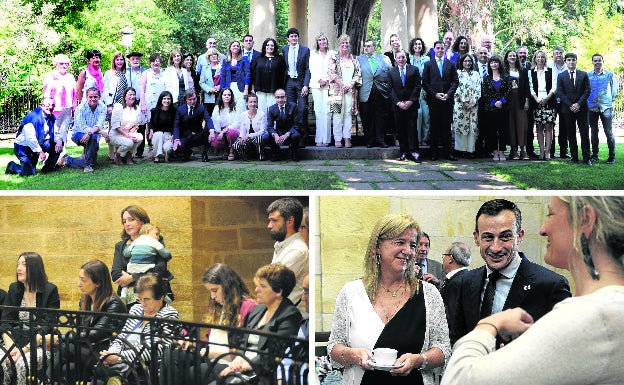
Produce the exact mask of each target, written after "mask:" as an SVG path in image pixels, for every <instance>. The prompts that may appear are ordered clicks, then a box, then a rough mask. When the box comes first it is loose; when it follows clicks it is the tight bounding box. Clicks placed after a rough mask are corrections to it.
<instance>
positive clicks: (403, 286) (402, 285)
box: [379, 282, 405, 297]
mask: <svg viewBox="0 0 624 385" xmlns="http://www.w3.org/2000/svg"><path fill="white" fill-rule="evenodd" d="M379 285H380V286H381V287H383V288H384V290H386V292H387V293H392V296H393V297H396V296H397V293H398V292H399V290H401V288H403V289H404V288H405V284H401V286H399V287H398V288H397V289H396V290H394V291H391V290H390V289H388V288H387V287H385V286H384V285H383V283H381V282H379Z"/></svg>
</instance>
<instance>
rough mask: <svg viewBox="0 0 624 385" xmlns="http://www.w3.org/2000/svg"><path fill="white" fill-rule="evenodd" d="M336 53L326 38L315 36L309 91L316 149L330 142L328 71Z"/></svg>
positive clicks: (322, 35)
mask: <svg viewBox="0 0 624 385" xmlns="http://www.w3.org/2000/svg"><path fill="white" fill-rule="evenodd" d="M335 55H336V51H333V50H330V49H329V41H328V40H327V36H326V35H325V34H324V33H323V32H321V33H319V34H318V35H317V36H316V49H315V50H313V51H311V52H310V91H311V92H312V99H313V100H314V114H315V115H316V137H315V140H314V142H315V143H316V147H327V146H329V143H330V142H331V112H329V74H328V69H329V65H330V63H331V58H332V56H335Z"/></svg>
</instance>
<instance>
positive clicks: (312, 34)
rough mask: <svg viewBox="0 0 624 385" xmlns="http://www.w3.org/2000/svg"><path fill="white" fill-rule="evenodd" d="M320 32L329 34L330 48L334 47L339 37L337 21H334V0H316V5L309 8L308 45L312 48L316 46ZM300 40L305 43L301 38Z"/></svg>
mask: <svg viewBox="0 0 624 385" xmlns="http://www.w3.org/2000/svg"><path fill="white" fill-rule="evenodd" d="M330 15H331V16H330ZM319 32H323V33H325V35H327V40H328V43H329V48H330V49H334V47H335V45H336V39H337V36H336V23H335V22H334V0H316V1H315V2H314V5H313V6H312V7H310V9H308V40H307V46H308V47H310V49H314V48H315V47H316V35H318V34H319ZM299 41H301V42H302V43H303V44H305V43H304V42H303V41H302V40H301V39H299Z"/></svg>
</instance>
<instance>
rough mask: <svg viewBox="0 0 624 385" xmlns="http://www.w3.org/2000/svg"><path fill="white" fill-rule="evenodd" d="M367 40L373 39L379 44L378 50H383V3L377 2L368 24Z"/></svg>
mask: <svg viewBox="0 0 624 385" xmlns="http://www.w3.org/2000/svg"><path fill="white" fill-rule="evenodd" d="M367 39H373V40H375V41H376V42H377V48H378V49H381V47H382V46H383V44H381V1H375V5H374V6H373V11H372V12H371V17H370V20H369V22H368V36H367Z"/></svg>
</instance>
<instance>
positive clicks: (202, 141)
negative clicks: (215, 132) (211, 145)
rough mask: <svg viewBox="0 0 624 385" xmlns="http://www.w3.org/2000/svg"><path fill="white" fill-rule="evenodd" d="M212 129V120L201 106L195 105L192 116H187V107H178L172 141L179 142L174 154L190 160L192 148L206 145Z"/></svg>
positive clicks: (206, 110) (199, 104)
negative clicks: (177, 140)
mask: <svg viewBox="0 0 624 385" xmlns="http://www.w3.org/2000/svg"><path fill="white" fill-rule="evenodd" d="M202 125H203V126H202ZM212 129H214V125H213V124H212V119H211V118H210V114H209V113H208V109H206V107H204V105H203V104H201V103H197V104H196V105H195V107H194V108H193V115H192V116H189V106H188V105H186V104H183V105H181V106H179V107H178V109H177V110H176V116H175V120H174V121H173V139H174V140H176V139H179V140H180V146H178V148H177V150H176V152H177V153H179V154H181V155H182V156H184V158H186V159H188V158H190V156H191V154H192V153H193V147H199V146H207V145H208V134H209V131H210V130H212Z"/></svg>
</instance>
